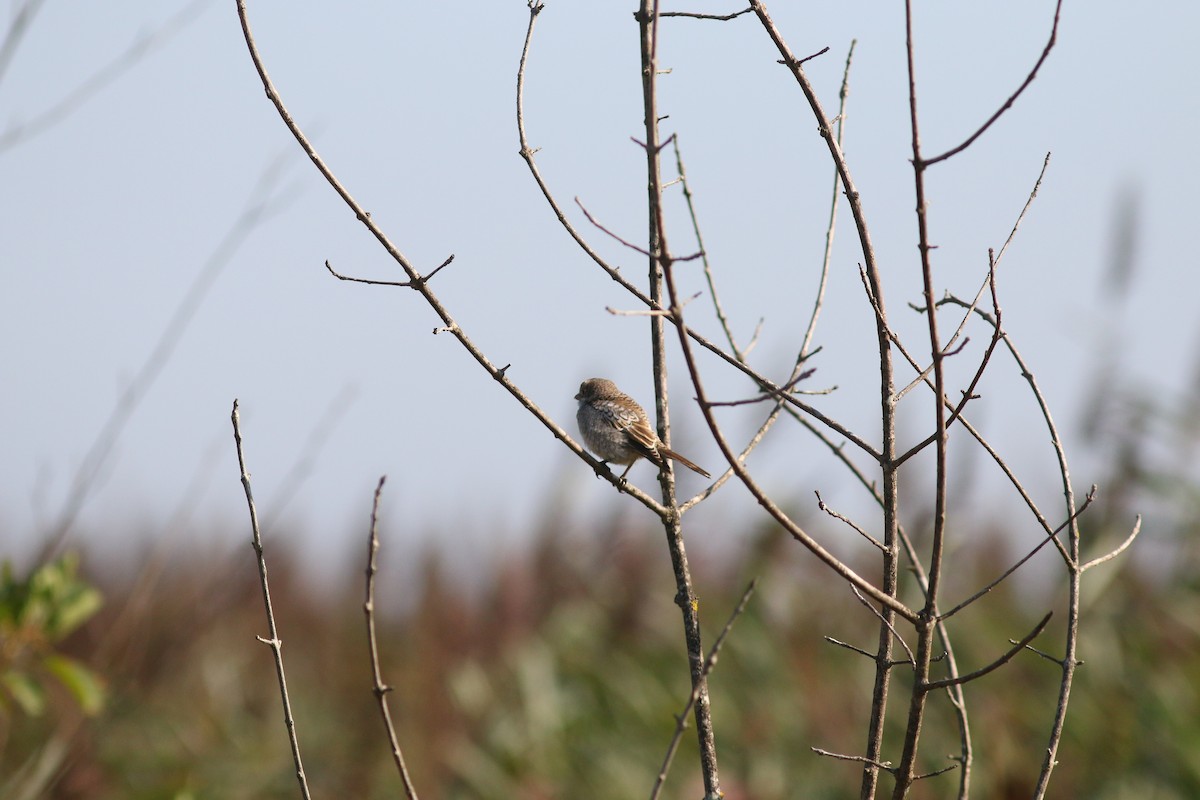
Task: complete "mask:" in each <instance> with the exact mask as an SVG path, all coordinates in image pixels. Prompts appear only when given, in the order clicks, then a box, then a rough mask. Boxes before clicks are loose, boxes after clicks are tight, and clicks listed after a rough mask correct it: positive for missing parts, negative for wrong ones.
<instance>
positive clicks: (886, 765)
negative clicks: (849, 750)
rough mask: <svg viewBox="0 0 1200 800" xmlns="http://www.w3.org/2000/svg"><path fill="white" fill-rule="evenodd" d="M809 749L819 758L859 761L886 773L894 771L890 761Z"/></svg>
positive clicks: (817, 748) (815, 748)
mask: <svg viewBox="0 0 1200 800" xmlns="http://www.w3.org/2000/svg"><path fill="white" fill-rule="evenodd" d="M808 749H809V750H812V751H813V752H814V753H816V754H817V755H819V756H828V757H829V758H836V759H838V760H839V761H857V762H858V763H860V764H870V765H871V766H872V767H874V768H875V769H881V770H883V771H884V772H893V771H894V770H893V768H892V762H890V761H876V760H875V759H873V758H867V757H866V756H851V755H846V754H845V753H834V752H831V751H829V750H822V749H821V748H820V747H809V748H808Z"/></svg>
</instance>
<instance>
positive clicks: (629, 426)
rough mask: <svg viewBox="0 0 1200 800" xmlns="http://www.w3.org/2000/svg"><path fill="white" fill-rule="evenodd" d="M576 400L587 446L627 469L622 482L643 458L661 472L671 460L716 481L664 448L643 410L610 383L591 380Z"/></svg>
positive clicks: (605, 459)
mask: <svg viewBox="0 0 1200 800" xmlns="http://www.w3.org/2000/svg"><path fill="white" fill-rule="evenodd" d="M575 399H576V400H578V401H579V410H578V411H577V412H575V420H576V422H578V423H579V432H580V433H581V434H582V435H583V441H584V443H585V444H587V447H588V449H589V450H591V451H592V452H593V453H595V454H596V455H598V456H599V457H600V458H601V459H602V460H603V461H605V462H612V463H614V464H621V465H623V466H624V467H625V471H624V472H622V473H621V480H624V479H625V476H626V475H627V474H628V473H629V470H630V469H631V468H632V467H633V464H634V462H635V461H637V460H638V459H639V458H644V459H646V460H647V461H650V462H651V463H653V464H654V465H655V466H656V467H658V468H659V469H661V468H662V467H663V466H665V464H666V461H665V459H668V458H670V459H673V460H675V461H678V462H679V463H680V464H683V465H684V466H685V467H687V468H688V469H690V470H692V471H693V472H698V473H700V474H701V475H703V476H704V477H706V478H711V477H712V475H709V474H708V472H707V471H705V470H704V469H703V468H701V467H698V466H697V465H696V464H694V463H693V462H691V461H689V460H688V459H686V458H684V457H683V456H681V455H679V453H676V452H675V451H674V450H671V449H669V448H668V447H667V446H666V445H665V444H663V443H662V440H661V439H659V438H658V434H657V433H655V432H654V428H653V427H652V426H651V425H650V418H649V417H647V416H646V412H645V411H644V410H642V407H641V406H639V405H638V404H637V401H635V400H634V399H633V398H632V397H630V396H629V395H627V394H625V393H624V392H622V391H621V390H620V389H618V388H617V385H616V384H615V383H613V382H612V381H610V380H609V379H607V378H589V379H588V380H586V381H584V382H583V383H581V384H580V385H579V394H577V395H575Z"/></svg>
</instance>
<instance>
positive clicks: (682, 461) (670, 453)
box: [658, 445, 712, 478]
mask: <svg viewBox="0 0 1200 800" xmlns="http://www.w3.org/2000/svg"><path fill="white" fill-rule="evenodd" d="M658 452H659V453H660V454H661V455H662V456H663V457H664V458H670V459H673V460H675V461H678V462H679V463H680V464H683V465H684V466H685V467H687V468H688V469H690V470H691V471H692V472H698V473H700V474H701V475H703V476H704V477H706V478H711V477H712V475H709V474H708V472H707V471H705V470H704V469H703V468H702V467H699V466H697V465H696V464H694V463H693V462H691V461H689V460H688V459H686V458H684V457H683V456H681V455H679V453H676V452H675V451H674V450H669V449H667V448H666V447H662V446H661V445H660V446H659V448H658Z"/></svg>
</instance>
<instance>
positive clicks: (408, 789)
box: [363, 475, 417, 800]
mask: <svg viewBox="0 0 1200 800" xmlns="http://www.w3.org/2000/svg"><path fill="white" fill-rule="evenodd" d="M386 480H387V476H386V475H385V476H383V477H381V478H380V479H379V484H378V485H377V486H376V487H375V500H374V502H373V503H372V504H371V531H370V534H369V535H368V537H367V569H366V575H367V581H366V583H367V588H366V599H365V600H364V601H363V613H364V614H365V615H366V617H367V649H368V651H369V653H370V657H371V677H372V679H373V681H374V685H373V686H372V687H371V692H372V694H374V695H375V701H376V702H377V703H379V714H380V716H382V717H383V726H384V728H385V729H386V730H387V737H388V743H389V744H390V745H391V748H392V760H394V761H395V762H396V769H397V770H398V771H399V773H400V781H401V782H402V783H403V784H404V793H405V795H407V796H408V798H409V800H417V790H416V789H415V788H414V787H413V782H412V778H411V777H409V774H408V766H407V765H406V764H405V763H404V753H403V752H401V750H400V740H399V738H398V737H397V736H396V727H395V726H394V725H393V724H392V710H391V708H390V706H389V705H388V701H387V695H388V692H390V691H392V687H391V686H388V685H387V684H386V683H384V682H383V671H382V670H381V669H380V667H379V642H378V640H377V639H376V637H375V571H376V568H375V555H376V553H377V552H378V551H379V532H378V522H379V501H380V498H381V497H382V496H383V483H384V481H386Z"/></svg>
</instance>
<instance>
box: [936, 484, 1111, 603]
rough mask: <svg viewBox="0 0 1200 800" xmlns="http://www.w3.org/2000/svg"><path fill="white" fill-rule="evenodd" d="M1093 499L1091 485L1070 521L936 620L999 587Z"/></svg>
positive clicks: (1051, 532)
mask: <svg viewBox="0 0 1200 800" xmlns="http://www.w3.org/2000/svg"><path fill="white" fill-rule="evenodd" d="M1095 497H1096V485H1095V484H1093V485H1092V490H1091V491H1090V492H1088V494H1087V497H1086V498H1084V501H1083V504H1082V505H1081V506H1080V507H1079V509H1078V510H1077V511H1076V512H1075V515H1074V516H1073V517H1071V518H1070V519H1067V520H1064V521H1063V523H1062V524H1061V525H1059V526H1058V527H1057V528H1055V529H1054V530H1052V531H1050V533H1048V534H1046V536H1045V537H1044V538H1043V539H1042V540H1041V541H1040V542H1038V544H1037V545H1036V546H1035V547H1034V548H1033V549H1032V550H1030V551H1029V552H1028V553H1026V554H1025V556H1024V557H1023V558H1021V559H1020V560H1019V561H1017V562H1016V563H1015V564H1013V565H1012V566H1011V567H1009V568H1008V569H1006V570H1005V571H1004V572H1002V573H1001V574H1000V576H999V577H998V578H996V579H995V580H993V581H992V582H991V583H989V584H987V585H986V586H984V587H983V588H982V589H980V590H979V591H977V592H975V593H974V594H973V595H971V596H970V597H968V598H967V599H966V600H963V601H962V602H961V603H959V604H958V605H956V606H955V607H954V608H952V609H950V610H949V611H947V612H945V613H944V614H941V615H940V616H939V617H938V618H939V619H942V620H946V619H949V618H950V617H952V616H954V615H955V614H957V613H958V612H959V611H962V610H963V609H964V608H966V607H967V606H969V605H971V603H974V602H975V601H976V600H978V599H979V598H981V597H983V596H984V595H985V594H987V593H988V592H990V591H992V589H995V588H996V587H997V586H999V585H1000V583H1001V582H1002V581H1003V580H1004V579H1006V578H1007V577H1008V576H1009V575H1012V574H1013V573H1014V572H1016V571H1017V570H1018V569H1020V568H1021V567H1022V566H1024V565H1025V563H1026V562H1028V561H1029V559H1031V558H1033V557H1034V556H1035V555H1037V554H1038V552H1039V551H1040V550H1041V549H1042V548H1043V547H1045V546H1046V544H1047V543H1048V542H1049V541H1050V540H1051V539H1054V538H1055V537H1057V536H1058V534H1060V533H1062V531H1063V530H1064V529H1065V528H1066V527H1067V526H1068V525H1070V524H1072V523H1073V522H1074V521H1075V520H1076V519H1077V518H1078V517H1079V515H1080V514H1082V513H1083V512H1084V511H1087V509H1088V506H1090V505H1091V504H1092V500H1093V499H1095ZM1121 549H1124V547H1122V548H1121Z"/></svg>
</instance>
